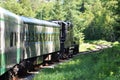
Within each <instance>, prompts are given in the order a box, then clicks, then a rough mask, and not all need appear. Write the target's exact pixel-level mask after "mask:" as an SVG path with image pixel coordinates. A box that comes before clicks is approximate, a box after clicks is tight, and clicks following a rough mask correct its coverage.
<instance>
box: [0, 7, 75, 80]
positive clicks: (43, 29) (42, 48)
mask: <svg viewBox="0 0 120 80" xmlns="http://www.w3.org/2000/svg"><path fill="white" fill-rule="evenodd" d="M73 46H74V44H73V26H72V24H71V23H70V22H64V21H51V22H49V21H45V20H38V19H35V18H28V17H24V16H18V15H15V14H14V13H12V12H9V11H7V10H5V9H3V8H0V80H1V79H2V80H4V79H5V80H9V78H10V77H11V75H16V74H19V73H20V71H23V73H25V72H27V71H28V70H30V69H31V70H32V69H33V67H34V65H35V64H40V63H42V62H44V61H47V60H48V61H50V60H53V61H56V60H59V59H63V58H68V57H69V56H71V55H72V54H71V53H70V51H71V47H73ZM8 75H10V77H8ZM6 77H8V79H7V78H6Z"/></svg>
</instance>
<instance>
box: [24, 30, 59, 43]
mask: <svg viewBox="0 0 120 80" xmlns="http://www.w3.org/2000/svg"><path fill="white" fill-rule="evenodd" d="M24 39H25V40H26V41H28V42H38V41H39V42H42V41H54V40H59V34H58V33H50V34H49V33H42V34H38V33H32V32H31V33H26V36H25V38H24Z"/></svg>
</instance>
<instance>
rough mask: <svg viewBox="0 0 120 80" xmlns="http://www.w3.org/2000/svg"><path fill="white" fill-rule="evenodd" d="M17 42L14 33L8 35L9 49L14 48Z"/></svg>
mask: <svg viewBox="0 0 120 80" xmlns="http://www.w3.org/2000/svg"><path fill="white" fill-rule="evenodd" d="M16 42H17V34H16V32H11V33H10V47H13V46H16Z"/></svg>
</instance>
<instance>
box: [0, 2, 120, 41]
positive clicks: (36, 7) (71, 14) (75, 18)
mask: <svg viewBox="0 0 120 80" xmlns="http://www.w3.org/2000/svg"><path fill="white" fill-rule="evenodd" d="M119 4H120V1H119V0H71V1H69V0H50V1H49V0H48V1H46V0H19V1H16V0H5V1H4V0H0V6H2V7H4V8H6V9H8V10H10V11H12V12H14V13H16V14H19V15H23V16H29V17H36V18H38V19H43V20H63V21H70V22H72V23H73V25H74V37H75V38H76V42H78V43H79V41H80V42H83V41H84V39H86V40H99V39H104V40H108V41H115V40H120V28H119V27H120V14H119V12H120V6H119Z"/></svg>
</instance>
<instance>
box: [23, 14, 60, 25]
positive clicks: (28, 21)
mask: <svg viewBox="0 0 120 80" xmlns="http://www.w3.org/2000/svg"><path fill="white" fill-rule="evenodd" d="M21 19H22V20H23V22H25V23H34V24H39V25H48V26H54V27H60V25H58V24H56V23H53V22H49V21H45V20H39V19H35V18H28V17H24V16H21Z"/></svg>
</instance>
